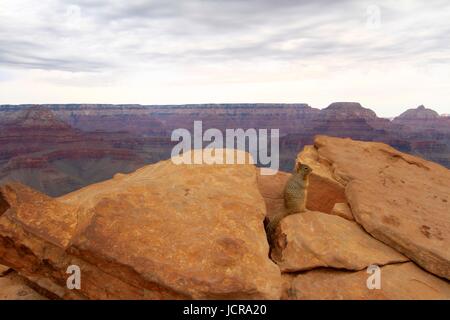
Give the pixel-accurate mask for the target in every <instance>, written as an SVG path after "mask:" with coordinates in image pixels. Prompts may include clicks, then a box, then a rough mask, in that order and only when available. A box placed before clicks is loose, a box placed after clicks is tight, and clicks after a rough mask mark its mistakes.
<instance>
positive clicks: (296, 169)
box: [294, 162, 302, 172]
mask: <svg viewBox="0 0 450 320" xmlns="http://www.w3.org/2000/svg"><path fill="white" fill-rule="evenodd" d="M301 166H302V164H301V162H297V163H296V164H295V169H294V170H295V172H298V171H299V170H300V167H301Z"/></svg>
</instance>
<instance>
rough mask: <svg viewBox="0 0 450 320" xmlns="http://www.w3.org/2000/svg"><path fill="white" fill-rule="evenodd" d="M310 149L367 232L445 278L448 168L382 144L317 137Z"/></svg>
mask: <svg viewBox="0 0 450 320" xmlns="http://www.w3.org/2000/svg"><path fill="white" fill-rule="evenodd" d="M314 149H315V150H316V152H317V155H318V158H317V159H319V160H316V161H315V162H316V164H317V165H318V166H321V165H322V166H323V163H326V166H325V168H326V169H327V170H329V171H327V172H326V174H327V175H328V176H331V177H332V178H333V179H334V180H335V182H336V183H339V184H340V185H341V186H342V187H343V188H345V196H346V199H347V201H348V203H349V205H350V207H351V212H352V214H353V216H354V218H355V220H356V221H357V222H358V223H359V224H360V225H361V226H362V227H363V228H364V229H365V230H366V231H367V232H368V233H370V234H371V235H372V236H373V237H375V238H376V239H378V240H380V241H382V242H384V243H385V244H387V245H388V246H390V247H392V248H394V249H396V250H398V251H399V252H401V253H402V254H404V255H405V256H407V257H408V258H410V259H411V260H413V261H414V262H415V263H417V264H418V265H420V266H421V267H422V268H424V269H426V270H427V271H429V272H431V273H434V274H435V275H437V276H440V277H443V278H447V279H450V251H449V250H448V248H449V247H450V237H449V234H450V198H449V194H448V190H450V171H449V170H448V169H446V168H444V167H442V166H440V165H438V164H435V163H432V162H429V161H426V160H423V159H420V158H417V157H413V156H411V155H408V154H404V153H401V152H399V151H397V150H395V149H393V148H392V147H389V146H387V145H385V144H382V143H370V142H361V141H353V140H350V139H339V138H331V137H325V136H319V137H317V138H316V139H315V144H314ZM300 158H302V156H300ZM339 202H341V201H339Z"/></svg>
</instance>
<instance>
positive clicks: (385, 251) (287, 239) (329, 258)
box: [272, 211, 408, 272]
mask: <svg viewBox="0 0 450 320" xmlns="http://www.w3.org/2000/svg"><path fill="white" fill-rule="evenodd" d="M276 236H277V241H276V243H275V247H274V248H273V250H272V258H273V259H274V261H276V262H277V264H278V266H279V267H280V269H281V271H283V272H297V271H304V270H310V269H314V268H318V267H332V268H337V269H347V270H362V269H364V268H367V267H368V266H369V265H373V264H375V265H385V264H390V263H397V262H405V261H408V259H407V258H406V257H404V256H402V255H401V254H399V253H398V252H396V251H395V250H393V249H392V248H390V247H388V246H387V245H385V244H383V243H382V242H380V241H378V240H376V239H374V238H372V237H371V236H370V235H368V234H367V233H366V232H364V230H363V229H362V228H361V227H360V226H359V225H357V224H356V223H355V222H351V221H348V220H346V219H344V218H341V217H338V216H334V215H330V214H325V213H321V212H311V211H310V212H303V213H299V214H293V215H290V216H288V217H286V218H284V219H283V220H282V221H281V222H280V225H279V227H278V229H277V231H276Z"/></svg>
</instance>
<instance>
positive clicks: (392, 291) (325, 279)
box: [284, 262, 450, 300]
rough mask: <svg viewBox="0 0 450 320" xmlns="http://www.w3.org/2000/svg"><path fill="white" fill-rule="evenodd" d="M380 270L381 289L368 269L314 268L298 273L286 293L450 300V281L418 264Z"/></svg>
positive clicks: (318, 297) (334, 297) (315, 296)
mask: <svg viewBox="0 0 450 320" xmlns="http://www.w3.org/2000/svg"><path fill="white" fill-rule="evenodd" d="M380 271H381V273H380V274H381V278H380V279H381V287H380V289H368V286H367V280H368V278H369V277H370V276H371V274H369V273H367V272H366V270H362V271H358V272H348V271H338V270H332V269H317V270H312V271H309V272H306V273H304V274H300V275H298V276H296V277H295V278H294V280H292V283H291V287H289V288H288V289H287V290H286V291H285V295H288V298H289V299H299V300H379V299H380V300H386V299H392V300H433V299H436V300H441V299H445V300H449V299H450V284H449V283H448V282H447V281H445V280H442V279H440V278H438V277H435V276H433V275H431V274H429V273H427V272H425V271H423V270H422V269H420V268H419V267H417V266H416V265H415V264H414V263H411V262H407V263H402V264H393V265H387V266H384V267H381V268H380ZM284 279H285V281H289V280H290V279H289V278H284ZM370 282H371V281H370ZM285 285H286V284H285Z"/></svg>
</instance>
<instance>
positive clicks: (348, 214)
mask: <svg viewBox="0 0 450 320" xmlns="http://www.w3.org/2000/svg"><path fill="white" fill-rule="evenodd" d="M331 214H334V215H336V216H339V217H342V218H344V219H347V220H352V221H353V220H355V219H354V218H353V214H352V210H351V209H350V207H349V206H348V204H346V203H336V204H335V205H334V207H333V210H331Z"/></svg>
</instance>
